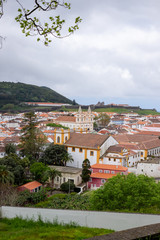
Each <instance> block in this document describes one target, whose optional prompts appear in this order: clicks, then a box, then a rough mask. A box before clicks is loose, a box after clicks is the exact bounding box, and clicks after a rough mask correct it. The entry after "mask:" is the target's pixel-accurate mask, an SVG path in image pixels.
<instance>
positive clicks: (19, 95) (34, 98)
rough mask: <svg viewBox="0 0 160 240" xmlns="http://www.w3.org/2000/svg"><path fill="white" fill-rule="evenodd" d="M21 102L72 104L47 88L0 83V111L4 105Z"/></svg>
mask: <svg viewBox="0 0 160 240" xmlns="http://www.w3.org/2000/svg"><path fill="white" fill-rule="evenodd" d="M23 102H53V103H54V102H56V103H69V104H73V102H72V101H71V100H70V99H68V98H66V97H64V96H62V95H61V94H59V93H57V92H56V91H54V90H52V89H50V88H48V87H38V86H35V85H31V84H24V83H20V82H18V83H13V82H0V109H2V108H4V107H5V105H6V104H14V105H16V106H17V105H20V104H22V103H23Z"/></svg>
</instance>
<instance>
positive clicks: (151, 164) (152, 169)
mask: <svg viewBox="0 0 160 240" xmlns="http://www.w3.org/2000/svg"><path fill="white" fill-rule="evenodd" d="M136 174H137V175H139V174H143V175H147V176H148V177H153V178H155V179H156V180H157V181H159V180H160V159H151V160H147V161H143V162H139V163H138V164H137V170H136Z"/></svg>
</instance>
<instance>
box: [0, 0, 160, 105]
mask: <svg viewBox="0 0 160 240" xmlns="http://www.w3.org/2000/svg"><path fill="white" fill-rule="evenodd" d="M27 1H30V2H31V1H32V0H27ZM21 2H23V3H25V2H26V1H25V0H22V1H21ZM70 2H71V3H72V5H71V7H72V8H71V10H65V12H64V11H62V14H64V15H65V18H66V20H67V21H69V22H70V23H72V22H73V21H74V18H75V17H77V16H80V17H81V18H82V19H83V21H82V23H81V24H80V29H79V30H78V31H76V32H75V33H74V34H73V35H72V36H70V37H68V38H64V39H61V40H57V39H54V38H53V41H52V43H51V44H50V46H49V47H45V46H44V45H43V43H40V42H37V41H36V38H35V37H27V38H26V37H25V36H24V35H23V34H22V33H21V30H20V28H19V25H18V23H16V22H15V21H14V17H15V16H16V15H17V8H18V5H17V3H16V1H15V0H8V1H7V3H6V4H5V9H4V12H5V15H4V16H3V18H2V19H1V20H0V34H1V35H3V36H5V37H6V40H5V41H4V43H3V48H2V49H1V50H0V81H12V82H23V83H28V84H34V85H38V86H47V87H49V88H51V89H53V90H55V91H57V92H59V93H60V94H62V95H64V96H66V97H68V98H69V99H71V100H73V99H75V100H76V101H77V102H78V103H79V104H93V103H97V102H98V101H104V102H105V103H106V104H109V103H117V104H122V103H125V104H129V105H132V106H133V105H136V106H140V107H143V108H156V109H157V110H160V97H159V96H160V1H159V0H101V1H97V0H96V1H95V0H72V1H70ZM53 14H56V13H54V12H53V13H52V15H53Z"/></svg>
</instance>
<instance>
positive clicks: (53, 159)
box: [40, 144, 73, 166]
mask: <svg viewBox="0 0 160 240" xmlns="http://www.w3.org/2000/svg"><path fill="white" fill-rule="evenodd" d="M40 161H41V162H44V163H45V164H49V165H57V166H66V163H67V162H69V161H73V159H72V157H71V155H70V154H69V153H68V152H67V150H66V148H65V146H64V145H58V144H50V145H49V147H47V148H46V150H45V151H44V153H43V155H42V157H41V159H40Z"/></svg>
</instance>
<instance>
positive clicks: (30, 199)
mask: <svg viewBox="0 0 160 240" xmlns="http://www.w3.org/2000/svg"><path fill="white" fill-rule="evenodd" d="M46 197H47V196H46V191H45V190H44V189H42V190H41V191H39V192H33V193H30V192H29V191H28V190H26V191H23V192H20V193H19V194H18V196H17V199H16V206H24V205H26V204H36V203H38V202H40V201H44V200H45V199H46Z"/></svg>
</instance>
